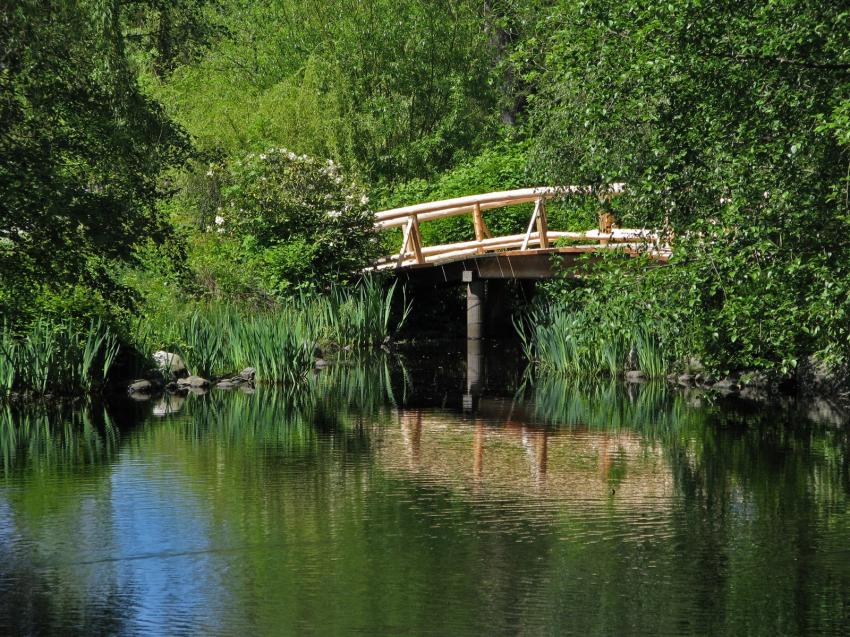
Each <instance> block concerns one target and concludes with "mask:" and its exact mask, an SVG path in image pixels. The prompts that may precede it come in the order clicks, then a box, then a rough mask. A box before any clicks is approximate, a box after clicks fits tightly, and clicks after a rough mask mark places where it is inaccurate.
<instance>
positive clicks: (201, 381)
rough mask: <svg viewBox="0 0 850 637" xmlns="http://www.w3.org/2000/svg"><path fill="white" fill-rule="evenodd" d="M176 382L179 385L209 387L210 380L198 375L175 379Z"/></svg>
mask: <svg viewBox="0 0 850 637" xmlns="http://www.w3.org/2000/svg"><path fill="white" fill-rule="evenodd" d="M177 384H178V385H179V386H181V387H209V385H210V381H208V380H207V379H206V378H201V377H200V376H195V375H192V376H187V377H186V378H180V379H178V380H177Z"/></svg>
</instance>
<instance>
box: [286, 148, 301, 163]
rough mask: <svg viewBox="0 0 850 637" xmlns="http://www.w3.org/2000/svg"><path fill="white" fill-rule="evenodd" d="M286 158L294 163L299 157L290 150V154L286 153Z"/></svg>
mask: <svg viewBox="0 0 850 637" xmlns="http://www.w3.org/2000/svg"><path fill="white" fill-rule="evenodd" d="M286 158H287V159H290V160H293V161H294V160H296V159H298V155H296V154H295V153H293V152H292V151H291V150H290V151H289V152H288V153H286Z"/></svg>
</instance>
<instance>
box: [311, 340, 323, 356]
mask: <svg viewBox="0 0 850 637" xmlns="http://www.w3.org/2000/svg"><path fill="white" fill-rule="evenodd" d="M324 357H325V353H324V352H323V351H322V348H321V347H319V344H318V343H314V344H313V358H324Z"/></svg>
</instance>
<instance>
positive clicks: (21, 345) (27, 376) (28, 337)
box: [0, 320, 119, 396]
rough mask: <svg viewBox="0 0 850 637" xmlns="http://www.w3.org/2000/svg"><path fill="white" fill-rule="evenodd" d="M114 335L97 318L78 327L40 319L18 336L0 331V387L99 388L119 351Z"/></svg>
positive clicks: (73, 391)
mask: <svg viewBox="0 0 850 637" xmlns="http://www.w3.org/2000/svg"><path fill="white" fill-rule="evenodd" d="M118 350H119V344H118V337H117V336H116V335H115V333H114V332H112V330H110V328H109V327H107V326H105V325H103V323H102V322H101V321H99V320H94V321H92V322H91V323H89V326H88V328H87V329H85V330H83V331H81V330H79V329H78V328H77V327H76V326H75V325H73V324H72V323H70V322H60V323H56V322H52V321H46V320H41V321H37V322H36V323H34V324H33V325H32V326H31V327H30V329H29V330H28V331H27V332H26V333H25V334H23V335H22V336H15V335H14V334H12V333H11V331H10V330H9V328H8V326H6V325H4V326H3V328H2V332H0V391H1V392H2V393H9V392H12V391H19V392H27V393H34V394H38V395H44V394H48V393H51V394H57V395H63V396H66V395H77V394H83V393H87V392H91V391H93V390H95V389H97V388H99V387H101V386H102V385H103V384H104V383H105V382H106V380H107V378H108V376H109V371H110V369H111V368H112V365H113V363H114V362H115V357H116V356H117V354H118Z"/></svg>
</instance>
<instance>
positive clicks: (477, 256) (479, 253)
mask: <svg viewBox="0 0 850 637" xmlns="http://www.w3.org/2000/svg"><path fill="white" fill-rule="evenodd" d="M623 190H624V186H623V184H613V185H612V186H611V187H609V188H608V189H606V190H602V191H600V190H594V189H593V188H591V187H588V186H568V187H561V188H553V187H541V188H522V189H520V190H508V191H502V192H491V193H486V194H482V195H470V196H467V197H457V198H455V199H446V200H443V201H431V202H428V203H420V204H415V205H412V206H404V207H402V208H393V209H392V210H384V211H382V212H378V213H377V214H376V215H375V217H376V223H375V227H376V229H378V230H389V229H392V228H402V229H403V232H402V239H401V247H400V249H399V251H398V252H397V253H395V254H392V255H388V256H385V257H383V258H382V259H380V260H379V261H378V262H377V263H376V265H375V269H378V270H387V269H391V270H395V271H396V272H397V273H399V274H402V273H404V274H405V275H406V276H408V277H419V278H422V277H434V278H437V279H439V278H442V279H443V280H445V281H447V282H448V281H451V280H466V279H467V278H468V275H467V277H465V278H463V275H462V273H463V272H466V271H472V272H475V273H476V275H478V276H480V278H484V279H488V278H502V279H505V278H508V279H510V278H514V279H527V278H530V279H541V278H548V277H550V276H552V275H553V267H552V265H553V261H555V260H560V261H562V262H564V261H567V262H569V261H572V260H573V259H574V258H575V257H576V256H578V255H581V254H586V253H589V252H590V253H595V252H600V251H603V250H611V249H617V250H620V251H621V252H623V253H624V254H629V255H635V254H639V253H642V254H648V255H649V256H651V257H653V258H656V259H660V260H666V258H667V256H668V255H669V247H668V246H666V245H664V244H662V243H661V242H660V239H659V236H658V234H657V233H656V232H653V231H651V230H647V229H645V228H644V229H626V228H618V227H617V225H616V223H615V222H614V220H613V217H612V216H611V215H610V214H608V213H605V212H600V214H599V226H598V227H597V228H592V229H588V230H584V231H579V232H575V231H565V230H554V229H552V228H550V227H549V220H548V217H547V214H546V203H547V201H548V200H551V199H553V198H555V197H561V196H564V195H568V194H593V195H596V196H597V197H598V198H599V199H600V200H601V201H603V202H604V201H605V200H606V199H610V198H612V197H615V196H618V195H620V194H621V193H622V192H623ZM527 203H534V208H533V211H532V213H531V218H530V219H529V221H528V227H527V230H526V231H525V233H523V234H513V235H505V236H499V237H496V236H493V233H492V232H491V231H490V229H489V227H488V226H487V222H486V219H485V213H487V212H489V211H493V210H496V209H498V208H506V207H508V206H515V205H518V204H527ZM459 215H469V216H470V218H471V222H472V224H471V225H472V228H471V229H472V231H473V232H474V237H475V238H474V239H472V240H470V241H464V242H460V243H449V244H443V245H435V246H426V245H424V244H423V241H422V232H421V230H420V226H421V224H422V223H425V222H428V221H433V220H436V219H445V218H447V217H456V216H459ZM553 257H557V259H553Z"/></svg>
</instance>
